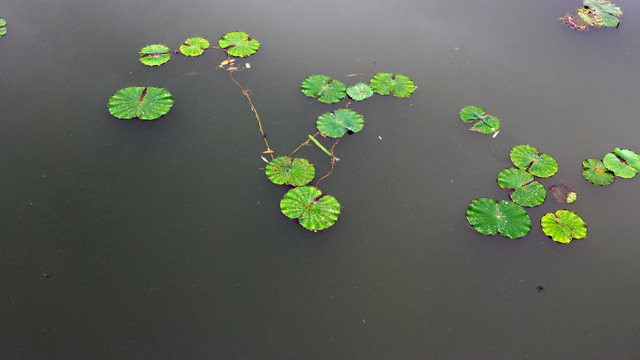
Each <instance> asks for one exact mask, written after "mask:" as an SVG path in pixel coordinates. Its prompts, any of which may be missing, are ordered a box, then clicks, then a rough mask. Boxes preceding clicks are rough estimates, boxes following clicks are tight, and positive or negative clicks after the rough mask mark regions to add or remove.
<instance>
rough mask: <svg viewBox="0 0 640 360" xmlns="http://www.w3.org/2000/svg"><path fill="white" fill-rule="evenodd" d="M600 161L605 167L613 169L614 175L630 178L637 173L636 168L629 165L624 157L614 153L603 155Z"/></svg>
mask: <svg viewBox="0 0 640 360" xmlns="http://www.w3.org/2000/svg"><path fill="white" fill-rule="evenodd" d="M618 150H620V149H618ZM602 163H603V164H604V166H606V168H607V169H609V170H611V171H613V174H614V175H615V176H619V177H621V178H623V179H631V178H633V177H634V176H636V174H637V173H638V170H636V169H634V168H632V167H631V166H629V164H627V162H626V161H624V159H622V158H620V157H618V156H617V155H616V154H614V153H608V154H607V155H605V156H604V158H603V159H602Z"/></svg>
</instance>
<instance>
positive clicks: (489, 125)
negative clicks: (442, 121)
mask: <svg viewBox="0 0 640 360" xmlns="http://www.w3.org/2000/svg"><path fill="white" fill-rule="evenodd" d="M460 120H462V121H464V122H466V123H471V122H474V121H476V123H475V124H473V126H472V127H471V128H470V129H469V130H471V131H477V132H480V133H483V134H493V133H496V132H498V131H499V130H500V119H498V118H497V117H495V116H493V115H488V114H486V113H485V111H484V109H483V108H481V107H477V106H467V107H464V108H463V109H462V110H460Z"/></svg>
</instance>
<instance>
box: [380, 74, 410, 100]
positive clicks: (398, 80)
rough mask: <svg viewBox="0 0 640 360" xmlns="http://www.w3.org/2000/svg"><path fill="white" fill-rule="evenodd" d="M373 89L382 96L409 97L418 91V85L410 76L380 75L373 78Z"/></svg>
mask: <svg viewBox="0 0 640 360" xmlns="http://www.w3.org/2000/svg"><path fill="white" fill-rule="evenodd" d="M370 85H371V88H372V89H373V91H375V92H377V93H378V94H380V95H389V94H393V96H397V97H409V96H410V95H411V94H413V92H414V91H415V90H416V85H415V84H414V83H413V81H411V79H410V78H409V77H408V76H405V75H400V74H396V75H394V74H392V73H378V74H376V75H374V76H373V77H372V78H371V81H370Z"/></svg>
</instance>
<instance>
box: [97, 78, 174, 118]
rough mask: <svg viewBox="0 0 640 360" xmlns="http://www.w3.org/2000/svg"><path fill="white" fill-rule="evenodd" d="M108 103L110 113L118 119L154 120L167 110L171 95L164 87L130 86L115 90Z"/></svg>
mask: <svg viewBox="0 0 640 360" xmlns="http://www.w3.org/2000/svg"><path fill="white" fill-rule="evenodd" d="M108 105H109V112H110V113H111V115H113V116H115V117H117V118H118V119H132V118H134V117H138V118H140V119H142V120H154V119H157V118H159V117H160V116H162V115H164V114H166V113H167V112H169V109H171V106H173V96H171V93H169V91H168V90H167V89H164V88H158V87H151V86H149V87H143V86H131V87H128V88H124V89H120V90H118V91H116V93H115V94H113V96H112V97H111V98H110V99H109V104H108Z"/></svg>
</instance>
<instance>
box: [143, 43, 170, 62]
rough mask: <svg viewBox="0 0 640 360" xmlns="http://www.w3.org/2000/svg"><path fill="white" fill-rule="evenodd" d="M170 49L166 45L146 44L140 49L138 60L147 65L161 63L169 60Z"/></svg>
mask: <svg viewBox="0 0 640 360" xmlns="http://www.w3.org/2000/svg"><path fill="white" fill-rule="evenodd" d="M170 51H171V50H169V48H168V47H167V46H166V45H162V44H153V45H147V46H145V47H143V48H142V49H141V50H140V62H141V63H143V64H145V65H147V66H158V65H162V64H164V63H166V62H167V61H169V59H170V57H171V55H170Z"/></svg>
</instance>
